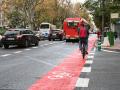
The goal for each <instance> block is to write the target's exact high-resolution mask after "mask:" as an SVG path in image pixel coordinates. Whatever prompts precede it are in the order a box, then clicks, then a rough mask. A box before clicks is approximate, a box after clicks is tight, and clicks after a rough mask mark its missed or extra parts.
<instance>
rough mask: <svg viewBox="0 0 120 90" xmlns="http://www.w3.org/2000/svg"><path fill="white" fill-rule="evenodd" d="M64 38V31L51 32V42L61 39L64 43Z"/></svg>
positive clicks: (49, 38) (49, 37)
mask: <svg viewBox="0 0 120 90" xmlns="http://www.w3.org/2000/svg"><path fill="white" fill-rule="evenodd" d="M63 37H64V33H63V30H61V29H55V30H51V31H50V34H49V36H48V40H49V41H51V40H55V39H59V40H61V41H62V40H63Z"/></svg>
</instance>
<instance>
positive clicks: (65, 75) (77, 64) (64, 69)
mask: <svg viewBox="0 0 120 90" xmlns="http://www.w3.org/2000/svg"><path fill="white" fill-rule="evenodd" d="M95 41H96V39H95V38H91V39H90V41H89V42H90V44H89V49H88V52H90V51H91V49H92V48H93V47H94V42H95ZM79 53H80V52H78V50H76V51H75V52H74V53H72V54H70V56H75V57H80V59H79V58H67V57H66V58H64V59H63V60H61V61H63V62H62V63H61V64H59V65H58V66H56V67H54V68H53V69H52V70H51V71H49V72H48V73H47V74H46V75H44V76H43V77H42V78H41V79H39V80H37V81H36V83H35V84H33V85H32V86H30V88H28V90H43V89H44V90H52V89H54V90H66V89H70V90H73V89H74V88H75V85H76V86H77V87H88V84H89V79H88V78H79V79H78V81H77V78H78V77H79V75H80V73H81V71H82V68H83V66H84V65H85V60H83V59H82V55H81V56H79V55H78V54H79ZM68 57H69V56H68ZM30 58H31V59H32V58H33V57H30ZM30 58H29V59H30ZM38 60H39V59H37V60H35V61H37V62H39V61H38ZM33 61H34V59H33ZM40 62H41V61H40ZM65 62H73V63H65ZM43 63H44V62H43ZM59 71H60V72H59ZM56 78H57V79H56ZM58 78H59V79H58ZM71 78H72V79H71ZM69 82H71V83H69ZM76 82H77V83H76ZM68 83H69V85H68ZM46 84H47V87H46ZM63 84H64V87H61V86H63Z"/></svg>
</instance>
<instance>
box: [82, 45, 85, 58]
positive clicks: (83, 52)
mask: <svg viewBox="0 0 120 90" xmlns="http://www.w3.org/2000/svg"><path fill="white" fill-rule="evenodd" d="M85 54H86V51H85V46H84V45H83V50H82V57H83V59H84V58H85Z"/></svg>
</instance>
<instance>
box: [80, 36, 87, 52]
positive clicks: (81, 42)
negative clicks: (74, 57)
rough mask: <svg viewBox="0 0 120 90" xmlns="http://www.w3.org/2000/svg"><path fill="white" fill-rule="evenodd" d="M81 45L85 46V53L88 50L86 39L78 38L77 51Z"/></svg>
mask: <svg viewBox="0 0 120 90" xmlns="http://www.w3.org/2000/svg"><path fill="white" fill-rule="evenodd" d="M83 44H84V45H85V51H87V50H88V38H79V49H80V50H82V46H83Z"/></svg>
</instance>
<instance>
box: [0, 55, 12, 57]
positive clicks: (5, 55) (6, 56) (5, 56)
mask: <svg viewBox="0 0 120 90" xmlns="http://www.w3.org/2000/svg"><path fill="white" fill-rule="evenodd" d="M10 55H11V54H4V55H1V56H2V57H7V56H10Z"/></svg>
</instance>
